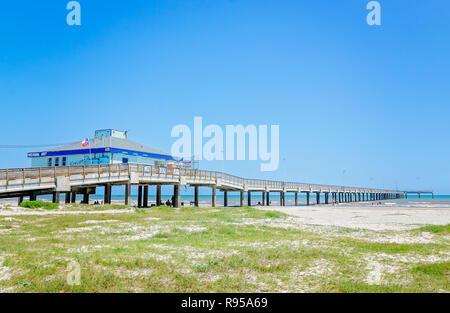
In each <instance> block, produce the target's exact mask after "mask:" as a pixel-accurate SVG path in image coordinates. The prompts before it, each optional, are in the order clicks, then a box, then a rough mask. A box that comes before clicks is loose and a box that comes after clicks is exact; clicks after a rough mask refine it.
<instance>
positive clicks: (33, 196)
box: [30, 191, 37, 201]
mask: <svg viewBox="0 0 450 313" xmlns="http://www.w3.org/2000/svg"><path fill="white" fill-rule="evenodd" d="M36 198H37V195H36V193H35V192H33V191H32V192H31V193H30V201H36Z"/></svg>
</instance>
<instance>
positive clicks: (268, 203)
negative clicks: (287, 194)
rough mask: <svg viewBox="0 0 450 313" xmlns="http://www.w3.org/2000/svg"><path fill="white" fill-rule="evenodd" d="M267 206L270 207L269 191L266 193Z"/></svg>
mask: <svg viewBox="0 0 450 313" xmlns="http://www.w3.org/2000/svg"><path fill="white" fill-rule="evenodd" d="M266 205H267V206H269V205H270V192H269V191H267V192H266Z"/></svg>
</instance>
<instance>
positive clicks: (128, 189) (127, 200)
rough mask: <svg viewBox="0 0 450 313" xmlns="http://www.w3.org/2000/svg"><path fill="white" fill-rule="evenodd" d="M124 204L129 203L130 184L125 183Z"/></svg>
mask: <svg viewBox="0 0 450 313" xmlns="http://www.w3.org/2000/svg"><path fill="white" fill-rule="evenodd" d="M125 205H131V184H130V183H127V184H125Z"/></svg>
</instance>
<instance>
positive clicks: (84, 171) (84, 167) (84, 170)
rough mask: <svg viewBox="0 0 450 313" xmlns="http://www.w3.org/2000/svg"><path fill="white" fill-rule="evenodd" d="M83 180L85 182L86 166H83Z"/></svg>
mask: <svg viewBox="0 0 450 313" xmlns="http://www.w3.org/2000/svg"><path fill="white" fill-rule="evenodd" d="M83 180H86V165H85V164H83Z"/></svg>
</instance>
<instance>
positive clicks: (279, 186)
mask: <svg viewBox="0 0 450 313" xmlns="http://www.w3.org/2000/svg"><path fill="white" fill-rule="evenodd" d="M131 173H138V175H139V177H141V178H143V179H145V178H148V177H150V178H151V177H157V178H167V179H179V178H180V177H184V178H187V179H188V180H195V181H208V182H211V181H219V180H220V181H221V182H222V183H227V184H230V185H233V186H239V188H240V189H269V190H299V191H300V190H301V191H322V192H326V191H328V192H379V193H397V194H398V193H402V192H400V191H394V190H385V189H373V188H359V187H349V186H337V185H318V184H308V183H296V182H283V181H274V180H262V179H246V178H242V177H238V176H234V175H230V174H226V173H222V172H217V171H208V170H200V169H186V168H172V167H160V166H154V165H144V164H135V163H125V164H124V163H120V164H97V165H76V166H53V167H32V168H10V169H0V186H3V187H5V186H10V185H26V184H31V183H33V184H36V183H42V182H47V183H48V182H56V180H57V178H58V177H68V178H69V179H83V180H85V179H89V178H106V177H109V178H118V179H121V178H124V179H125V178H126V177H129V176H130V174H131Z"/></svg>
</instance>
